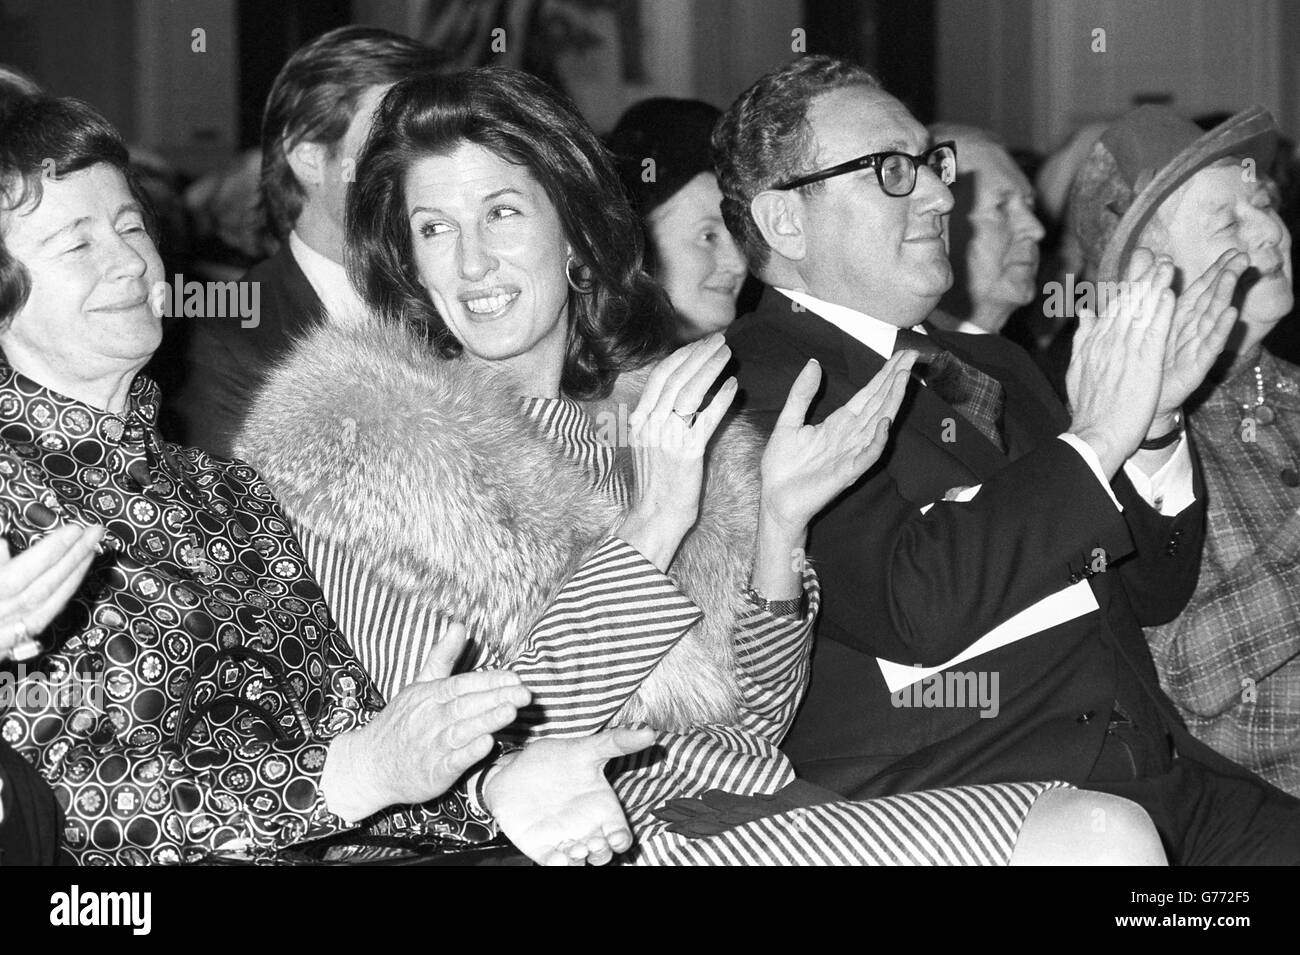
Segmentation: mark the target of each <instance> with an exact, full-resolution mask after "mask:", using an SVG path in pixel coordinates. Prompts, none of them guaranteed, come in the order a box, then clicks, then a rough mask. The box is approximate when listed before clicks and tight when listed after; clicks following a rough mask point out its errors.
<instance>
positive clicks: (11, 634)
mask: <svg viewBox="0 0 1300 955" xmlns="http://www.w3.org/2000/svg"><path fill="white" fill-rule="evenodd" d="M103 536H104V528H102V527H100V526H99V525H97V524H92V525H91V526H89V527H80V526H77V525H69V526H67V527H60V528H59V529H58V530H57V531H54V532H53V533H51V534H48V535H47V536H45V537H43V538H41V539H40V540H38V541H37V542H36V543H34V544H32V546H31V547H29V548H27V549H26V550H25V551H23V552H22V553H21V554H19V555H18V556H17V557H13V558H11V557H10V556H9V543H8V541H6V540H4V539H3V538H0V661H3V660H5V659H7V658H8V657H9V656H11V655H13V654H18V656H19V657H25V656H28V655H30V651H31V650H33V649H39V647H38V646H37V645H36V644H35V643H34V642H33V640H32V638H33V637H35V636H36V634H38V633H40V632H41V631H42V630H44V629H45V628H46V627H48V626H49V625H50V624H51V623H53V622H54V618H55V617H57V616H58V615H59V612H60V611H61V610H62V609H63V608H64V606H65V605H66V604H67V602H68V601H69V600H71V599H72V595H73V594H75V593H76V592H77V588H78V587H79V586H81V581H82V578H84V577H85V576H86V571H87V570H89V569H90V565H91V563H92V562H93V561H94V559H95V545H96V544H98V543H99V541H100V538H102V537H103Z"/></svg>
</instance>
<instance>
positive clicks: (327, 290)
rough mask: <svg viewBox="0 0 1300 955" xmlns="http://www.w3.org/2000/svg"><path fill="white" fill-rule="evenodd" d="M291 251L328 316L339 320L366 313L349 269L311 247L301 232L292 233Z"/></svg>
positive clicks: (290, 239) (290, 237) (290, 240)
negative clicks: (349, 276) (350, 276)
mask: <svg viewBox="0 0 1300 955" xmlns="http://www.w3.org/2000/svg"><path fill="white" fill-rule="evenodd" d="M289 252H290V253H291V254H292V255H293V258H294V261H296V262H297V263H298V268H300V269H302V274H303V275H305V276H306V277H307V281H308V282H309V283H311V287H312V289H313V290H314V291H315V292H316V295H317V296H318V297H319V298H320V300H321V304H322V305H324V306H325V313H326V314H327V315H329V316H331V317H334V318H339V317H344V316H348V315H354V314H357V313H359V312H361V311H362V310H363V308H364V306H363V304H362V302H361V296H360V295H358V294H357V290H356V289H354V288H353V287H352V283H351V282H349V281H348V273H347V270H346V269H344V268H343V266H342V265H340V264H339V263H337V262H335V261H334V260H333V259H330V258H327V257H326V256H324V255H321V254H320V253H319V252H317V251H316V250H315V249H313V248H312V247H311V246H309V245H308V244H307V243H306V242H304V241H303V240H302V237H301V236H299V235H298V233H297V231H293V232H290V233H289Z"/></svg>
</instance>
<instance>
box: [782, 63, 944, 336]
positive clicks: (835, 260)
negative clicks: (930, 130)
mask: <svg viewBox="0 0 1300 955" xmlns="http://www.w3.org/2000/svg"><path fill="white" fill-rule="evenodd" d="M808 122H809V125H810V126H811V128H812V133H813V136H812V142H813V145H814V149H813V158H812V161H811V162H810V163H809V164H808V171H812V170H815V169H826V168H828V167H830V166H834V165H836V164H838V163H842V162H846V161H847V160H850V159H855V158H857V157H858V156H862V155H865V154H867V153H877V152H886V151H890V150H897V151H900V152H906V153H908V154H910V155H918V154H920V153H922V152H924V151H925V149H926V148H927V146H928V144H929V136H928V134H927V133H926V129H925V127H924V126H922V125H921V124H920V123H918V122H917V121H916V119H915V118H913V116H912V114H911V113H909V112H908V111H907V108H906V107H904V106H903V104H902V103H900V102H899V101H898V100H896V99H894V98H893V97H892V96H890V95H889V94H888V93H885V92H884V91H882V90H879V89H874V88H871V87H866V86H851V87H845V88H843V89H837V90H832V91H830V92H828V93H824V94H822V95H821V96H819V97H817V98H816V99H815V100H814V101H813V103H812V106H811V107H810V108H809V111H808ZM960 162H961V157H960V156H958V164H959V165H960ZM952 205H953V199H952V193H950V192H949V191H948V187H947V186H945V185H944V184H943V183H942V182H940V180H939V177H938V176H936V175H935V174H934V172H933V171H931V170H930V169H929V168H927V167H925V166H922V167H921V168H920V169H919V170H918V171H917V177H916V188H915V189H914V190H913V191H912V193H911V195H908V196H902V197H895V196H887V195H885V193H884V191H883V190H882V189H881V188H880V182H879V180H878V179H877V178H876V171H875V170H874V169H863V170H860V171H858V172H854V173H849V174H847V175H843V176H836V177H834V178H832V179H828V180H826V182H825V186H824V188H823V190H822V191H820V192H814V193H812V194H811V195H810V196H808V197H807V198H806V199H804V200H803V209H804V215H803V229H804V235H805V240H806V248H805V253H804V259H803V261H802V262H801V263H800V264H799V266H798V270H799V272H800V277H801V278H802V280H803V281H804V284H805V286H806V288H807V290H808V291H809V292H810V293H811V294H812V295H815V296H816V297H818V298H821V299H824V300H826V301H829V302H834V303H835V304H837V305H844V306H847V307H849V308H854V309H857V310H859V311H862V312H865V313H867V314H868V315H871V316H872V317H874V318H877V319H879V320H881V321H884V322H888V323H890V324H891V325H898V326H902V327H909V326H912V325H915V324H917V323H918V322H920V321H922V320H923V319H924V318H925V317H926V316H927V315H928V314H929V313H930V312H931V311H932V310H933V309H934V306H935V304H936V303H937V302H938V301H939V298H940V296H942V295H943V293H944V292H945V291H947V289H948V286H950V285H951V284H952V268H951V266H950V265H949V263H948V250H947V247H946V245H945V243H944V237H943V217H944V216H945V215H946V214H947V213H948V212H949V211H950V210H951V209H952Z"/></svg>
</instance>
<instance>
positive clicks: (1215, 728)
mask: <svg viewBox="0 0 1300 955" xmlns="http://www.w3.org/2000/svg"><path fill="white" fill-rule="evenodd" d="M1259 367H1260V371H1261V373H1262V376H1263V381H1264V385H1265V401H1266V405H1267V406H1268V407H1269V408H1270V409H1271V410H1272V412H1273V416H1274V420H1273V421H1272V422H1271V423H1268V424H1265V423H1264V421H1266V420H1267V417H1266V416H1264V415H1259V414H1255V415H1251V414H1249V413H1248V412H1247V411H1246V408H1247V407H1249V406H1253V405H1254V404H1255V401H1256V396H1257V388H1256V379H1255V374H1254V369H1253V368H1246V369H1244V370H1243V371H1241V372H1240V373H1238V374H1237V375H1235V376H1234V377H1233V378H1232V379H1230V380H1228V381H1226V382H1224V383H1223V384H1221V385H1219V386H1218V387H1217V388H1215V389H1214V391H1213V392H1212V393H1211V394H1210V395H1209V396H1208V398H1207V399H1206V400H1205V401H1204V403H1203V404H1201V405H1200V406H1199V407H1197V408H1195V409H1194V410H1192V411H1191V413H1190V414H1189V416H1188V421H1189V427H1190V428H1191V430H1192V432H1193V434H1194V435H1195V437H1196V443H1197V447H1198V448H1199V449H1200V454H1201V462H1202V465H1203V467H1204V470H1205V482H1206V488H1207V524H1208V529H1207V533H1206V540H1205V554H1204V557H1203V558H1202V561H1201V572H1200V578H1199V580H1198V581H1197V585H1196V591H1195V593H1194V595H1193V596H1192V599H1191V602H1190V603H1189V604H1188V605H1187V608H1186V610H1184V611H1183V613H1182V615H1181V616H1179V617H1178V618H1177V619H1176V620H1174V621H1173V622H1172V623H1169V624H1166V625H1164V626H1161V627H1153V628H1149V629H1148V630H1147V639H1148V642H1149V643H1150V644H1151V651H1152V654H1153V656H1154V657H1155V661H1156V666H1157V668H1158V670H1159V673H1160V682H1161V685H1162V686H1163V687H1164V689H1165V691H1166V692H1167V693H1168V694H1169V696H1170V697H1171V698H1172V699H1173V700H1174V702H1175V703H1177V704H1178V708H1179V710H1180V711H1181V713H1182V715H1183V718H1184V719H1185V720H1186V722H1187V726H1188V728H1189V729H1190V730H1191V731H1192V733H1193V734H1195V735H1196V736H1197V737H1198V738H1200V739H1201V740H1203V741H1204V742H1206V743H1208V744H1209V745H1211V746H1213V747H1214V748H1215V749H1217V750H1218V751H1219V752H1221V753H1223V754H1224V755H1226V756H1230V757H1231V758H1232V759H1234V760H1236V761H1237V762H1239V763H1241V764H1243V765H1245V766H1248V767H1249V768H1250V769H1252V770H1254V771H1255V772H1257V773H1258V774H1259V775H1261V776H1263V777H1264V778H1265V779H1267V780H1269V781H1270V782H1272V783H1273V784H1275V785H1277V786H1279V787H1280V788H1282V789H1285V790H1286V791H1287V792H1290V793H1291V794H1292V795H1297V796H1300V367H1297V366H1296V365H1292V364H1290V363H1288V362H1284V361H1282V360H1281V359H1278V358H1275V357H1273V356H1272V355H1269V354H1268V353H1267V352H1266V353H1264V354H1263V356H1262V357H1261V360H1260V365H1259Z"/></svg>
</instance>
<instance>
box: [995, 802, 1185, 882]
mask: <svg viewBox="0 0 1300 955" xmlns="http://www.w3.org/2000/svg"><path fill="white" fill-rule="evenodd" d="M1011 864H1012V865H1165V864H1167V863H1166V859H1165V852H1164V847H1163V846H1162V845H1161V844H1160V835H1159V833H1157V832H1156V827H1155V825H1154V824H1153V823H1152V822H1151V817H1150V816H1148V815H1147V814H1146V810H1144V809H1143V808H1142V807H1141V806H1139V805H1138V804H1137V803H1135V802H1131V801H1130V800H1128V799H1123V798H1121V797H1119V796H1112V795H1109V794H1107V793H1095V792H1084V791H1082V790H1078V789H1052V790H1049V791H1048V792H1045V793H1043V795H1042V796H1040V797H1039V798H1038V800H1037V801H1036V802H1035V803H1034V805H1033V808H1032V809H1031V810H1030V811H1029V815H1028V816H1027V817H1026V818H1025V823H1024V825H1023V826H1022V827H1021V829H1020V836H1019V838H1018V839H1017V840H1016V847H1015V851H1014V852H1013V853H1012V855H1011Z"/></svg>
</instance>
